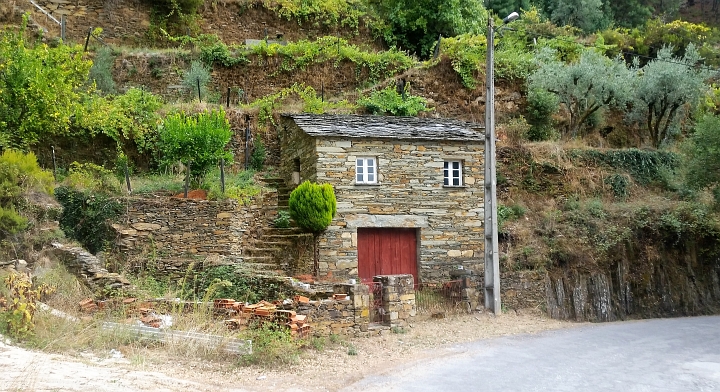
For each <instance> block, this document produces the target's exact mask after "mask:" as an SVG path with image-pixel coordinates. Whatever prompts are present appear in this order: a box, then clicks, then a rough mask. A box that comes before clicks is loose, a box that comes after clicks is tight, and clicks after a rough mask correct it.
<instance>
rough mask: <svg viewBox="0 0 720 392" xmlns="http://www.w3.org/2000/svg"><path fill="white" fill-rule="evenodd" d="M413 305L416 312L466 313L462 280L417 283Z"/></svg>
mask: <svg viewBox="0 0 720 392" xmlns="http://www.w3.org/2000/svg"><path fill="white" fill-rule="evenodd" d="M415 306H416V308H417V312H418V314H434V313H438V312H443V313H451V314H456V313H467V311H468V303H467V299H466V298H463V283H462V280H452V281H449V282H445V283H426V284H420V285H417V286H416V287H415Z"/></svg>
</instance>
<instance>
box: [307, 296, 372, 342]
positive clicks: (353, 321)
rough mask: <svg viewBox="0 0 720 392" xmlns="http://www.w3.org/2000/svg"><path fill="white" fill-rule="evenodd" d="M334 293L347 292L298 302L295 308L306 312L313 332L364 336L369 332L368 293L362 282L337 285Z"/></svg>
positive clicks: (322, 334)
mask: <svg viewBox="0 0 720 392" xmlns="http://www.w3.org/2000/svg"><path fill="white" fill-rule="evenodd" d="M333 291H334V292H335V293H339V294H347V296H348V297H347V299H344V300H334V299H326V300H320V301H310V303H307V304H298V306H297V307H296V309H295V311H296V312H297V313H298V314H303V315H307V316H308V322H310V323H311V325H312V331H313V334H315V335H320V336H328V335H330V334H335V335H352V336H363V335H365V334H367V332H368V325H369V320H370V318H369V314H370V312H369V307H370V294H369V291H368V286H366V285H363V284H356V285H350V284H343V285H336V286H335V287H334V290H333Z"/></svg>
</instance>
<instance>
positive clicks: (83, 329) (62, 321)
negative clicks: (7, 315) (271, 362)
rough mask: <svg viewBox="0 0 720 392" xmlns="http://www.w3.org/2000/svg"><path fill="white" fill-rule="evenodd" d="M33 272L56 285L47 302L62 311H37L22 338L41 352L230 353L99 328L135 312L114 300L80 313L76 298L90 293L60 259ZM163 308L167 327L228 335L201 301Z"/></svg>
mask: <svg viewBox="0 0 720 392" xmlns="http://www.w3.org/2000/svg"><path fill="white" fill-rule="evenodd" d="M38 271H39V272H38V281H40V282H45V283H48V284H50V285H53V286H54V287H57V291H56V293H55V294H54V295H52V296H51V297H50V298H48V299H47V301H46V302H47V304H48V305H49V306H50V307H51V308H53V309H55V310H59V311H61V312H63V313H64V314H65V317H59V316H57V315H53V314H51V313H50V312H48V311H40V312H37V313H36V318H35V326H36V328H35V336H34V337H33V338H31V339H30V340H29V341H28V342H27V343H28V344H29V345H31V346H33V347H36V348H39V349H41V350H43V351H47V352H63V353H69V354H80V353H83V352H91V353H94V354H95V355H97V356H100V357H103V356H107V355H108V352H109V351H110V350H113V349H114V350H119V351H120V352H122V353H123V354H124V355H125V357H126V358H133V362H138V363H143V362H145V361H148V360H150V359H151V358H154V359H157V358H160V357H162V358H164V360H181V359H183V358H188V357H192V358H198V359H203V360H208V361H226V360H231V359H232V358H234V357H233V356H232V355H231V354H228V353H226V352H223V351H221V350H220V349H217V348H213V347H208V346H207V345H203V344H200V343H198V342H196V341H192V340H187V339H184V340H181V339H178V340H174V341H171V342H164V343H161V342H158V341H154V340H149V339H142V338H139V337H138V336H136V335H134V334H132V333H130V332H129V331H128V330H123V329H119V330H118V329H115V330H107V329H103V323H105V322H113V323H130V324H136V323H137V321H136V320H137V318H138V312H137V310H136V309H135V306H133V305H128V306H125V305H119V304H118V305H115V306H112V307H109V308H107V309H105V310H102V311H98V312H96V313H94V314H86V313H82V312H81V311H80V309H79V306H78V302H80V301H81V300H83V299H85V298H92V293H91V292H90V291H89V290H88V289H87V288H86V287H85V286H83V285H82V284H81V283H80V282H79V281H78V280H77V279H76V278H75V276H73V275H72V274H70V273H69V272H68V271H67V270H66V269H65V268H64V267H63V266H62V265H60V264H52V265H45V266H42V268H39V269H38ZM158 307H160V306H158ZM164 308H165V311H163V312H162V313H163V314H167V315H170V316H171V317H172V320H173V325H172V329H175V330H179V331H189V332H198V333H204V334H211V335H218V336H224V337H227V338H228V339H229V338H231V337H233V335H234V334H233V333H232V332H231V331H228V329H227V328H226V327H225V325H224V323H223V321H222V320H217V319H216V318H214V317H213V315H212V310H211V309H210V308H209V307H207V306H198V307H197V308H196V309H193V310H192V311H185V310H184V309H181V308H180V307H179V306H170V305H168V306H164ZM154 359H153V360H154Z"/></svg>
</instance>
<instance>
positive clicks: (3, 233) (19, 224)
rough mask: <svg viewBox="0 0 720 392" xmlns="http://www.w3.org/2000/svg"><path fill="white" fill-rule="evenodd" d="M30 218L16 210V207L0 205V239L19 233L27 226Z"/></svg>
mask: <svg viewBox="0 0 720 392" xmlns="http://www.w3.org/2000/svg"><path fill="white" fill-rule="evenodd" d="M27 224H28V220H27V219H26V218H25V217H23V216H21V215H19V214H18V213H17V211H15V207H10V208H3V207H0V239H4V238H6V237H8V236H11V235H14V234H17V233H19V232H21V231H23V230H25V228H26V227H27Z"/></svg>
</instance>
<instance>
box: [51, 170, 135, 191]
mask: <svg viewBox="0 0 720 392" xmlns="http://www.w3.org/2000/svg"><path fill="white" fill-rule="evenodd" d="M63 184H64V185H66V186H69V187H72V188H75V189H82V190H86V191H91V192H104V193H119V192H120V191H121V189H122V188H121V185H120V181H118V179H117V178H116V177H115V174H114V173H113V172H112V171H111V170H108V169H106V168H104V167H102V166H99V165H96V164H94V163H78V162H73V163H71V164H70V169H69V174H68V176H67V177H66V178H65V179H64V180H63Z"/></svg>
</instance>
